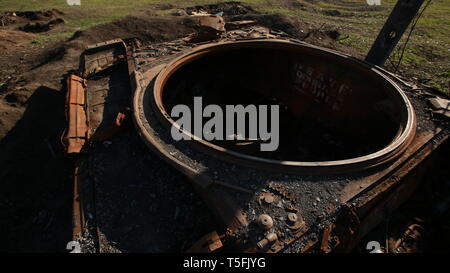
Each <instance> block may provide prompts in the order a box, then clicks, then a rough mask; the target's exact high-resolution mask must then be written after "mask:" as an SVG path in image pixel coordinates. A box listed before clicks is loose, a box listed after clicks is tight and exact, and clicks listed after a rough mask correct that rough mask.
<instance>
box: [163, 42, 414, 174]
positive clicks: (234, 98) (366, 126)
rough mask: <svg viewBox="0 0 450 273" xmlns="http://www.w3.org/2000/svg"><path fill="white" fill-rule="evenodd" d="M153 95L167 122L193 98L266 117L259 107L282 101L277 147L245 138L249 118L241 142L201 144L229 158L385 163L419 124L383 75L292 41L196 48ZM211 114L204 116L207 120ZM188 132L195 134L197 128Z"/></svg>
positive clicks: (165, 73) (174, 65)
mask: <svg viewBox="0 0 450 273" xmlns="http://www.w3.org/2000/svg"><path fill="white" fill-rule="evenodd" d="M154 96H155V102H156V106H157V107H158V110H159V111H160V112H161V113H162V115H161V117H163V119H164V120H166V121H168V122H169V124H170V125H171V124H173V123H174V119H172V118H171V117H170V115H169V114H170V113H171V110H172V108H173V107H174V106H176V105H180V104H183V105H187V106H188V107H189V108H190V109H191V113H194V112H195V109H194V97H201V98H202V107H203V108H204V107H206V106H207V105H211V104H214V105H218V106H220V107H221V109H223V111H224V116H226V113H225V112H226V111H225V109H226V105H233V106H235V105H243V106H249V105H254V106H255V107H256V109H257V116H258V118H260V116H262V115H264V113H263V112H261V111H259V106H260V105H268V107H269V109H270V106H271V105H278V106H279V130H278V132H279V140H278V148H277V149H276V150H274V151H261V143H264V142H267V141H268V140H264V139H261V138H260V136H259V135H258V137H257V138H251V137H250V136H249V135H248V132H249V119H248V118H249V115H246V119H245V121H246V122H245V124H246V130H245V132H246V135H244V136H242V137H244V139H241V140H234V141H229V140H211V141H206V140H204V139H197V140H196V142H197V143H201V144H202V145H203V146H205V147H208V148H209V149H210V150H211V149H212V150H215V151H218V152H220V153H226V154H227V156H232V157H239V158H240V159H245V160H256V161H262V162H270V163H276V164H282V165H294V166H319V165H333V164H337V165H339V164H349V163H357V162H362V161H367V160H369V161H370V160H375V159H376V160H377V161H383V159H386V158H390V157H392V156H393V153H398V152H401V151H403V150H404V148H405V146H406V145H407V144H409V143H408V141H410V140H411V139H412V135H413V134H414V129H415V128H414V127H415V122H414V113H413V111H412V108H411V105H410V103H409V101H408V100H407V98H406V96H405V95H404V94H403V93H402V91H401V90H400V89H399V88H398V87H397V86H395V84H393V83H392V82H391V81H390V80H388V79H387V78H386V77H384V76H383V75H382V74H380V73H378V72H376V71H374V70H372V69H370V67H368V66H366V65H365V64H363V63H361V62H358V61H355V60H352V59H350V58H347V57H344V56H341V55H338V54H335V53H331V52H328V51H324V50H321V49H318V48H314V47H312V46H305V45H299V44H294V43H290V42H280V41H267V40H266V41H251V42H248V41H247V42H238V43H236V42H235V43H226V44H220V45H215V46H211V47H205V48H203V49H199V50H196V51H194V52H191V53H190V54H187V55H184V56H182V57H180V58H178V59H177V60H175V61H174V62H172V63H171V64H170V65H168V66H167V68H166V69H165V70H164V71H162V72H161V73H160V74H159V76H158V78H157V80H156V83H155V88H154ZM192 115H193V114H192ZM270 117H271V116H270V111H269V116H268V120H269V125H268V126H269V132H270V131H271V130H270V129H274V128H275V127H274V126H273V125H272V124H271V123H270ZM210 119H211V118H210V117H208V118H203V120H202V121H203V122H202V124H205V123H206V122H207V121H208V120H210ZM234 123H235V126H236V124H237V122H236V120H235V122H234ZM223 124H224V125H225V124H226V120H224V122H223ZM191 128H194V124H193V123H192V124H191ZM258 129H259V127H258ZM224 131H225V129H224ZM272 131H275V129H274V130H272ZM185 133H186V134H188V135H193V130H192V131H189V130H185ZM223 135H224V137H226V132H224V134H223Z"/></svg>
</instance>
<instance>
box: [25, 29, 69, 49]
mask: <svg viewBox="0 0 450 273" xmlns="http://www.w3.org/2000/svg"><path fill="white" fill-rule="evenodd" d="M72 35H73V32H72V31H65V32H58V33H51V34H39V35H38V36H37V37H36V39H34V40H32V41H31V44H33V45H38V46H41V47H46V46H48V45H52V44H54V43H56V42H60V41H62V40H66V39H68V38H69V37H71V36H72Z"/></svg>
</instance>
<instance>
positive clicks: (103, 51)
mask: <svg viewBox="0 0 450 273" xmlns="http://www.w3.org/2000/svg"><path fill="white" fill-rule="evenodd" d="M125 48H126V45H125V43H124V41H123V40H122V39H115V40H111V41H107V42H103V43H98V44H94V45H90V46H88V47H87V48H86V50H85V51H84V52H83V55H82V58H81V61H82V62H81V63H80V66H81V67H80V69H81V70H82V71H83V75H84V77H86V78H87V77H90V76H92V75H94V74H96V73H98V72H100V71H103V70H105V69H107V68H109V67H112V66H114V65H117V64H119V63H122V62H125V61H126V60H127V58H126V50H125Z"/></svg>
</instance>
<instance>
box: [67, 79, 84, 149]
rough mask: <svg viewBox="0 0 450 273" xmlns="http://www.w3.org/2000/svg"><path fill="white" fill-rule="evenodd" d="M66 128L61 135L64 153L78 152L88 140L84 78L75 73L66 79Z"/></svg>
mask: <svg viewBox="0 0 450 273" xmlns="http://www.w3.org/2000/svg"><path fill="white" fill-rule="evenodd" d="M66 116H67V123H68V126H67V129H66V132H65V134H64V137H63V143H64V146H65V147H66V153H68V154H71V153H79V152H80V151H81V149H82V148H83V146H84V144H85V143H86V141H87V140H88V129H89V125H88V121H87V118H86V80H85V79H83V78H80V77H78V76H76V75H70V76H69V77H68V79H67V101H66Z"/></svg>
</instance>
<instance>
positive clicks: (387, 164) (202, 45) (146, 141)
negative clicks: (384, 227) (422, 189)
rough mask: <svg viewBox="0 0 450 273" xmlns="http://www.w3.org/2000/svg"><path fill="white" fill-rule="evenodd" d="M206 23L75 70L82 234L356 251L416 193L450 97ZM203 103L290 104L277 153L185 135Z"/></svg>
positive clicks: (441, 132) (93, 247)
mask: <svg viewBox="0 0 450 273" xmlns="http://www.w3.org/2000/svg"><path fill="white" fill-rule="evenodd" d="M199 24H201V25H202V26H204V28H203V29H202V31H201V32H199V33H197V34H195V35H193V36H190V37H188V38H186V39H184V40H176V41H172V42H165V43H151V44H145V43H141V42H140V41H138V40H133V39H131V40H126V41H124V40H112V41H108V42H105V43H102V44H97V45H93V46H91V47H89V48H87V49H86V51H85V52H84V53H83V55H82V56H81V57H80V71H79V73H78V74H76V75H71V76H70V77H69V78H68V95H67V104H66V106H67V119H68V128H67V130H66V132H65V135H64V138H63V140H64V143H65V145H66V148H67V152H68V153H69V154H74V155H75V156H76V157H77V163H76V168H75V171H74V182H75V183H74V205H73V207H74V224H73V228H74V229H73V234H74V239H75V240H79V241H81V242H83V247H84V248H85V250H88V251H98V252H111V251H114V249H116V248H115V246H114V244H113V243H111V241H116V242H117V241H118V242H122V243H121V246H120V247H121V248H122V250H125V251H126V250H130V251H150V252H153V251H167V250H161V249H160V248H159V247H158V246H157V245H158V234H159V232H172V233H173V237H174V238H176V237H177V236H178V235H177V234H178V233H177V232H178V231H179V230H180V229H183V228H184V229H189V230H190V236H189V238H186V239H185V240H184V243H183V245H182V246H181V248H182V249H183V250H184V251H188V252H217V251H218V252H220V251H238V252H267V253H276V252H288V253H290V252H295V253H297V252H325V253H328V252H332V251H339V252H346V251H350V250H351V249H352V248H353V247H354V246H355V245H356V244H357V243H358V242H359V240H360V239H361V238H363V237H364V235H365V234H367V232H369V231H370V230H371V229H372V228H374V227H375V226H376V225H377V224H378V223H379V222H380V221H381V220H382V219H383V218H384V217H385V216H386V215H387V214H389V213H390V212H391V211H393V210H394V209H396V208H397V207H398V206H399V205H400V204H401V203H402V202H403V201H405V200H406V199H407V198H408V197H409V196H410V195H411V193H412V192H413V191H414V189H415V188H416V187H417V186H418V184H419V182H420V179H421V174H422V173H423V170H424V168H426V166H427V164H429V162H430V161H431V160H432V156H433V154H434V153H435V152H436V151H438V150H439V148H440V147H441V146H442V144H443V143H444V142H445V141H446V140H447V138H448V135H449V130H448V129H449V128H448V123H447V122H446V118H445V112H444V113H442V109H441V110H435V113H433V111H432V110H431V109H430V103H433V102H435V104H436V102H439V101H442V100H444V99H445V98H444V95H443V94H440V93H437V92H436V91H433V90H429V89H426V88H422V87H418V86H415V85H413V84H411V83H409V82H408V81H407V80H405V79H401V78H399V77H397V76H396V75H394V74H392V73H390V72H388V71H386V70H384V69H382V68H380V67H379V66H376V65H373V64H371V63H369V62H366V61H363V60H359V59H356V58H353V57H350V56H347V55H344V54H342V53H339V52H335V51H332V50H329V49H325V48H321V47H317V46H313V45H310V44H307V43H304V42H301V41H298V40H295V39H292V38H290V37H289V36H288V35H286V34H283V33H280V32H278V31H273V30H271V29H268V28H265V27H261V26H258V25H257V24H256V23H252V22H233V24H231V25H229V24H227V25H228V26H232V27H229V28H228V29H226V31H225V27H226V25H225V22H224V21H223V19H222V18H221V17H217V16H205V17H203V18H202V19H201V20H200V22H199ZM196 96H201V97H202V98H203V101H204V103H205V104H216V105H220V106H224V105H229V104H232V105H238V104H242V105H249V104H253V105H256V106H258V105H273V104H276V105H279V106H280V119H279V120H280V140H279V141H280V142H279V148H278V149H277V150H276V151H271V152H261V151H260V150H259V144H260V143H259V142H258V141H257V140H244V141H235V142H229V141H215V140H214V141H206V140H203V139H196V140H193V141H183V140H182V141H174V140H173V138H172V137H171V135H170V128H171V126H172V124H173V122H174V120H173V119H172V118H171V117H170V110H171V108H172V107H173V106H174V105H177V104H185V105H188V106H191V107H193V106H192V105H193V99H194V97H196ZM436 111H437V112H436ZM439 111H441V113H440V114H441V116H442V118H436V115H437V113H438V112H439ZM433 115H434V116H433ZM186 133H187V134H189V133H190V132H186ZM171 185H172V186H171ZM174 185H175V186H174ZM176 185H179V186H176ZM186 185H188V186H186ZM154 187H160V189H162V190H161V191H160V193H161V194H167V195H164V196H163V195H161V196H155V194H154V193H153V190H154V189H155V188H154ZM186 187H190V188H192V189H193V190H195V192H196V195H193V196H192V195H189V196H186V194H185V190H186ZM155 198H158V199H167V203H168V204H169V203H173V202H178V203H177V204H178V205H177V206H175V208H174V210H172V208H173V207H170V205H167V206H169V207H170V208H168V207H164V206H165V205H162V206H158V205H156V204H155V202H154V201H152V200H154V199H155ZM180 200H181V201H180ZM199 200H202V201H201V202H204V203H202V204H204V205H205V206H206V207H207V208H208V209H209V211H210V216H211V217H212V218H213V219H214V220H211V221H210V220H205V221H203V222H202V220H199V219H202V217H209V216H205V215H204V213H202V212H201V211H198V206H197V205H194V203H195V204H197V202H198V201H199ZM181 206H183V210H184V211H183V212H180V211H181V210H182V209H180V207H181ZM196 206H197V208H195V207H196ZM149 211H150V212H152V211H159V212H160V214H158V215H160V216H159V217H158V218H157V219H155V218H152V216H151V213H150V212H149ZM174 211H175V212H174ZM149 213H150V214H149ZM181 214H183V215H181ZM196 221H199V223H202V224H203V225H202V226H196V224H197V222H196ZM163 223H165V225H166V226H168V225H169V226H173V227H172V228H173V229H174V230H172V229H171V228H168V227H165V226H164V224H163ZM204 223H210V224H211V225H210V226H206V225H204ZM176 227H178V229H177V228H176ZM174 244H175V243H174ZM178 246H179V245H178ZM179 247H180V246H179ZM178 251H179V250H178Z"/></svg>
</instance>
